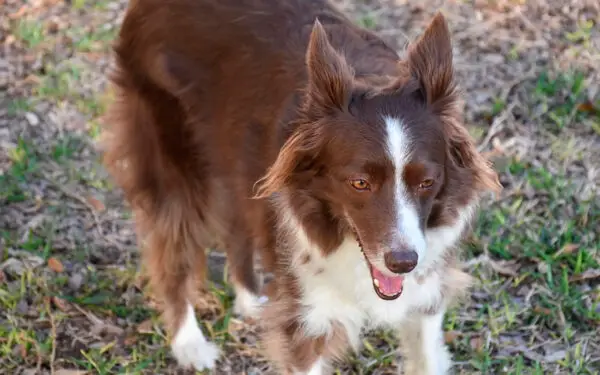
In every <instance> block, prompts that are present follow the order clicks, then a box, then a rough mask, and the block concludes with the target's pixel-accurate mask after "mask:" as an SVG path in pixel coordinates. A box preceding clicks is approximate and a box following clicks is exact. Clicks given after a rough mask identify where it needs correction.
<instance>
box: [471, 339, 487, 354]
mask: <svg viewBox="0 0 600 375" xmlns="http://www.w3.org/2000/svg"><path fill="white" fill-rule="evenodd" d="M469 345H470V346H471V348H472V349H473V350H475V351H478V352H479V351H481V349H483V345H484V342H483V338H481V337H480V336H474V337H471V339H470V340H469Z"/></svg>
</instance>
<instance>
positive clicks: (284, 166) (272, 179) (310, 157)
mask: <svg viewBox="0 0 600 375" xmlns="http://www.w3.org/2000/svg"><path fill="white" fill-rule="evenodd" d="M319 129H320V128H319V127H318V126H315V125H314V124H307V125H304V126H302V127H301V128H300V129H298V130H296V131H295V132H294V134H293V135H292V136H291V137H290V138H289V139H288V140H287V141H286V142H285V144H284V145H283V147H282V148H281V150H280V151H279V155H278V156H277V159H276V160H275V162H274V163H273V164H272V165H271V167H270V168H269V170H268V171H267V173H266V174H265V175H264V176H263V177H262V178H261V179H259V180H258V181H257V182H256V183H255V187H256V194H255V195H254V198H255V199H260V198H267V197H269V196H270V195H272V194H273V193H276V192H279V191H281V190H283V189H284V188H285V187H286V186H289V184H290V182H291V180H292V178H293V177H294V175H296V174H298V173H300V172H303V171H307V170H309V169H310V168H311V167H312V166H313V162H314V161H315V159H316V158H318V156H319V151H320V150H321V147H322V145H323V135H322V134H321V131H320V130H319Z"/></svg>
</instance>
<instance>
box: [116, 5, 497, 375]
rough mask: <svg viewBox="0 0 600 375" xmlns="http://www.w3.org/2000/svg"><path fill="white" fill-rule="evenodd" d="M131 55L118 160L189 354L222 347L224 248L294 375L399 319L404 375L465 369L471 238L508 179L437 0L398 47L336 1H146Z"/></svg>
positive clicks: (172, 327) (126, 60)
mask: <svg viewBox="0 0 600 375" xmlns="http://www.w3.org/2000/svg"><path fill="white" fill-rule="evenodd" d="M115 52H116V69H115V72H114V74H113V75H112V76H111V77H112V82H113V83H114V88H115V91H116V101H115V102H114V104H113V106H112V107H111V109H110V116H111V117H110V118H111V120H110V121H109V126H107V128H106V130H105V132H106V134H105V135H106V136H107V138H106V141H107V143H106V149H105V162H106V165H107V167H108V168H109V170H110V172H111V174H112V175H113V176H114V178H115V181H116V183H117V185H118V186H120V187H121V188H122V189H123V191H124V193H125V198H126V200H127V202H128V203H129V204H130V206H131V208H132V210H133V213H134V215H135V216H134V217H135V221H136V227H137V233H138V239H139V243H140V246H141V248H142V255H143V261H144V267H145V271H146V272H147V275H148V277H149V280H150V286H151V289H152V292H153V293H154V294H155V296H156V298H157V300H158V301H159V302H160V305H161V310H162V312H163V313H164V314H163V321H164V323H165V325H166V326H167V328H168V332H169V333H170V335H172V341H171V348H172V351H173V354H174V356H175V357H176V359H177V361H178V363H179V364H180V365H181V366H185V367H193V368H195V369H198V370H201V369H206V368H213V367H214V366H215V362H216V361H217V360H218V358H219V356H220V352H219V349H218V348H217V346H216V345H215V344H213V343H211V342H210V341H208V340H207V339H206V338H205V336H204V335H203V333H202V331H201V329H200V328H199V324H198V321H197V320H196V317H195V314H194V309H193V304H194V302H195V292H197V291H198V290H199V289H198V288H200V287H202V285H203V279H204V275H205V266H206V256H205V251H204V249H206V248H208V247H216V248H219V249H222V250H223V251H225V252H226V254H227V259H228V263H229V267H230V269H231V275H232V280H231V282H232V284H233V285H234V287H235V290H236V302H235V311H236V312H237V313H239V314H243V315H247V316H260V317H261V322H262V326H263V327H264V341H263V343H264V348H265V350H266V353H267V357H268V358H269V359H270V360H271V361H272V363H273V364H274V366H276V368H278V369H279V371H280V372H281V373H285V374H310V375H317V374H323V373H326V372H327V371H328V369H329V367H330V366H331V365H332V364H333V363H334V361H335V360H338V359H340V358H341V357H342V356H343V355H344V354H345V353H347V352H348V350H352V349H357V348H358V346H359V342H360V339H359V336H360V334H361V332H362V330H363V329H368V328H374V327H393V328H394V329H397V330H398V331H399V337H400V340H401V344H402V345H401V349H402V353H403V357H404V365H403V367H404V371H405V373H406V374H445V373H446V372H447V371H448V370H449V368H450V366H451V359H450V355H449V353H448V351H447V349H446V348H445V345H444V342H443V329H442V321H443V317H444V313H445V311H446V309H447V308H448V306H449V304H450V303H451V302H452V301H454V300H456V298H457V297H458V296H459V295H461V294H462V293H463V292H464V291H465V290H466V289H467V287H468V285H469V283H470V277H469V276H468V275H467V274H465V273H464V272H463V271H461V269H460V266H459V262H458V254H457V252H456V250H455V248H456V245H457V243H458V241H459V239H460V237H461V235H462V234H463V232H464V231H465V229H466V228H467V226H468V223H469V221H470V219H471V217H472V216H473V213H474V212H475V210H476V208H477V204H478V202H479V200H480V196H481V194H482V193H485V192H492V191H499V190H500V188H501V186H500V184H499V181H498V177H497V174H496V173H495V172H494V170H493V169H492V167H491V165H490V163H489V162H488V161H487V160H485V159H484V158H483V157H482V155H481V154H479V153H478V152H477V150H476V148H475V146H474V142H473V140H472V138H471V137H470V136H469V133H468V132H467V130H466V128H465V127H464V126H463V124H462V123H461V121H462V113H461V107H460V105H459V100H460V95H459V91H458V90H457V85H456V82H455V77H454V73H453V62H452V45H451V38H450V32H449V29H448V26H447V23H446V21H445V19H444V17H443V16H442V15H441V14H440V13H438V14H437V15H436V16H435V17H434V18H433V19H432V21H431V23H430V24H429V25H428V27H427V28H426V30H425V31H424V32H423V34H422V35H421V36H420V38H418V39H417V40H415V41H414V42H413V43H411V44H410V45H409V46H408V48H407V51H406V54H405V57H403V58H401V57H400V56H399V55H398V54H397V52H396V51H394V49H392V48H391V47H390V46H388V45H387V44H386V43H384V42H383V41H382V40H381V39H380V38H379V37H377V36H376V35H375V34H374V33H372V32H370V31H368V30H365V29H362V28H360V27H358V26H356V25H354V24H353V23H352V22H351V21H350V20H349V18H347V17H346V16H344V15H343V14H342V13H340V12H339V11H338V10H336V8H335V7H333V6H332V5H331V4H329V3H328V2H327V1H326V0H311V1H308V0H287V1H275V0H243V1H241V0H169V1H165V0H144V1H139V0H132V1H131V2H130V4H129V8H128V9H127V13H126V16H125V19H124V22H123V24H122V28H121V31H120V35H119V38H118V41H117V43H116V45H115ZM255 258H256V259H257V260H260V261H261V264H262V267H263V269H264V270H265V271H267V272H269V273H271V274H272V275H273V279H272V281H271V282H270V284H269V289H270V290H273V293H270V294H269V295H263V288H264V287H263V285H261V282H260V280H259V278H257V276H256V274H255V270H254V267H253V264H254V263H255V262H254V260H255Z"/></svg>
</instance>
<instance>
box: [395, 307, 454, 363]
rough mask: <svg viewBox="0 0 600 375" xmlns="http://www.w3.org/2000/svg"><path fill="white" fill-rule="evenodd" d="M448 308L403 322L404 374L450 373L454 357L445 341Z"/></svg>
mask: <svg viewBox="0 0 600 375" xmlns="http://www.w3.org/2000/svg"><path fill="white" fill-rule="evenodd" d="M444 313H445V310H441V311H439V312H438V313H436V314H435V315H422V316H419V317H416V318H413V319H411V320H410V321H407V322H405V323H404V324H403V327H402V328H401V329H400V343H401V350H402V356H403V360H404V361H403V366H402V368H403V372H402V373H403V374H404V375H446V374H448V373H449V370H450V367H451V364H452V363H451V358H450V354H449V352H448V350H447V349H446V345H445V343H444V333H443V329H442V323H443V320H444Z"/></svg>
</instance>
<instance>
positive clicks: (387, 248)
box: [259, 14, 500, 299]
mask: <svg viewBox="0 0 600 375" xmlns="http://www.w3.org/2000/svg"><path fill="white" fill-rule="evenodd" d="M306 62H307V67H308V76H309V84H308V89H307V92H306V99H305V103H304V106H303V108H302V116H301V121H300V123H299V124H298V126H297V128H296V130H295V131H294V133H293V134H292V135H291V137H290V138H289V139H288V141H287V142H286V144H285V145H284V147H283V148H282V150H281V151H280V154H279V156H278V158H277V160H276V161H275V163H274V164H273V166H272V167H271V169H270V170H269V171H268V173H267V175H266V176H265V177H264V178H263V179H262V180H261V181H260V190H259V196H262V197H266V196H268V195H270V194H272V193H275V192H278V193H280V194H282V195H284V196H285V198H286V201H287V202H288V203H289V204H290V205H291V209H292V210H293V211H294V215H295V216H296V217H299V218H300V220H301V223H302V225H303V227H304V229H305V230H306V233H307V235H308V236H309V238H310V239H311V241H313V242H315V243H317V244H319V245H320V247H321V249H322V250H323V251H324V252H328V251H332V250H334V249H335V248H336V247H337V246H338V245H339V244H340V242H341V240H342V238H343V237H344V236H347V235H348V234H349V233H352V234H354V235H355V236H356V238H357V241H358V242H359V244H360V245H361V248H362V249H363V252H364V255H365V259H366V262H367V264H368V266H369V268H370V270H371V275H372V278H373V283H374V286H375V291H376V292H377V294H378V295H379V297H381V298H383V299H395V298H397V297H398V296H399V295H400V294H401V292H402V282H403V275H404V274H407V273H410V272H411V271H413V270H415V269H418V267H419V266H420V264H422V263H424V262H427V264H431V263H432V262H435V261H437V260H438V259H439V257H441V256H442V254H441V253H440V252H439V251H433V250H431V249H429V248H428V247H430V246H429V243H430V242H431V241H429V240H428V236H431V235H432V233H434V231H436V230H439V229H444V228H446V229H449V230H450V231H451V230H452V228H453V226H454V225H455V224H456V223H457V221H458V220H461V219H460V216H461V214H462V213H463V212H464V211H466V210H468V208H469V207H471V206H472V205H473V203H475V202H476V200H477V199H478V194H479V193H480V192H483V191H485V190H498V189H499V186H500V185H499V182H498V179H497V175H496V173H495V172H494V171H493V170H492V169H491V168H490V166H489V164H488V163H487V161H486V160H484V158H483V157H482V156H481V155H480V154H479V153H478V152H477V150H476V148H475V146H474V144H473V142H472V140H471V138H470V136H469V134H468V132H467V130H466V129H465V128H464V127H463V126H462V124H461V123H460V115H461V113H460V110H459V109H458V107H457V101H458V97H457V91H456V89H455V83H454V77H453V64H452V47H451V41H450V33H449V30H448V27H447V25H446V22H445V20H444V18H443V16H442V15H440V14H438V15H437V16H436V17H435V18H434V20H433V21H432V22H431V24H430V25H429V26H428V28H427V30H426V31H425V32H424V34H423V35H422V37H421V38H420V39H419V40H417V41H416V42H415V43H414V44H412V45H411V46H410V47H409V49H408V56H407V59H406V60H405V61H402V62H400V61H399V62H398V64H399V65H398V67H399V71H401V72H402V71H405V74H402V75H401V76H400V77H396V78H394V82H390V84H389V85H388V86H385V87H383V88H382V87H377V88H375V87H373V86H370V85H369V84H367V83H366V82H368V81H366V80H361V79H359V78H357V77H356V76H355V75H354V73H353V70H352V68H351V67H350V66H349V64H348V63H347V62H346V60H345V59H344V57H343V56H342V55H340V53H339V52H338V51H336V50H335V49H334V48H333V47H332V46H331V44H330V43H329V41H328V38H327V35H326V33H325V31H324V29H323V27H322V26H321V25H320V24H319V23H318V21H317V22H316V23H315V25H314V27H313V31H312V34H311V38H310V42H309V46H308V50H307V57H306ZM447 232H448V231H444V230H441V231H438V234H439V235H441V236H443V235H448V234H447ZM447 245H452V244H447Z"/></svg>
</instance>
